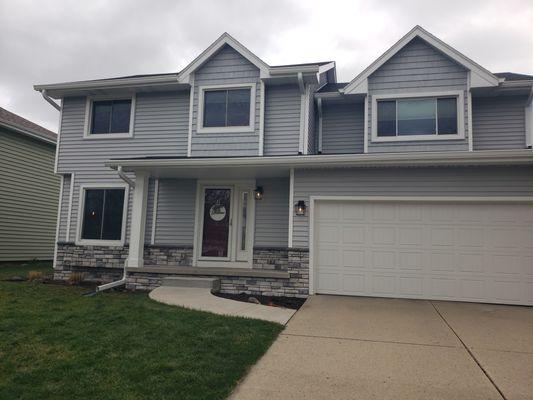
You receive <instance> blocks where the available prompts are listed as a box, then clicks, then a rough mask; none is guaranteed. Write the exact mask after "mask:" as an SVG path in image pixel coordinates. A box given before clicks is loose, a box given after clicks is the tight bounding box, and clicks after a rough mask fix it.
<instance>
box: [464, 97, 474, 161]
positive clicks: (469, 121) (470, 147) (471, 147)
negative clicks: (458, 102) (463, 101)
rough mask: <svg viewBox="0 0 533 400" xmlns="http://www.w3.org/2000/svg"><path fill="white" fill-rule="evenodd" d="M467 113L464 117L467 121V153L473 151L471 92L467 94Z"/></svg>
mask: <svg viewBox="0 0 533 400" xmlns="http://www.w3.org/2000/svg"><path fill="white" fill-rule="evenodd" d="M467 102H468V104H467V112H468V115H467V116H466V118H467V121H468V151H474V124H473V121H472V92H470V90H469V91H468V94H467Z"/></svg>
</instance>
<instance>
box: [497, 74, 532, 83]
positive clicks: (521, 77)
mask: <svg viewBox="0 0 533 400" xmlns="http://www.w3.org/2000/svg"><path fill="white" fill-rule="evenodd" d="M494 75H496V76H497V77H498V78H505V80H506V81H531V80H533V75H526V74H517V73H515V72H495V73H494Z"/></svg>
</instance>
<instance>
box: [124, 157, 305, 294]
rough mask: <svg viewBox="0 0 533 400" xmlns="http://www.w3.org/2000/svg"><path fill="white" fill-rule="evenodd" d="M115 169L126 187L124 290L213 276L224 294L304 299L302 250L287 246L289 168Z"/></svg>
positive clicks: (199, 167)
mask: <svg viewBox="0 0 533 400" xmlns="http://www.w3.org/2000/svg"><path fill="white" fill-rule="evenodd" d="M159 161H160V162H155V161H154V163H155V164H157V165H153V166H148V167H147V166H142V167H117V170H118V173H119V175H120V176H121V177H122V179H124V180H126V181H127V182H128V184H129V185H130V192H131V193H132V194H131V198H130V207H129V209H130V217H129V218H128V219H129V241H128V242H129V243H128V244H127V246H125V248H124V257H125V258H124V263H125V268H126V273H127V275H128V287H130V288H134V289H151V288H153V287H157V286H159V285H160V284H161V282H162V280H163V279H164V278H165V277H168V276H175V275H181V276H199V277H218V278H219V279H220V281H221V291H223V292H226V293H241V292H247V293H250V294H257V295H259V294H261V295H276V296H301V297H304V296H306V295H307V290H308V289H307V287H308V250H307V249H293V248H290V243H289V229H290V228H289V225H290V217H289V215H290V213H291V209H292V205H291V204H292V199H291V196H290V186H291V183H290V182H291V170H290V169H289V168H287V167H282V168H264V167H262V168H247V167H245V166H239V167H238V168H235V167H234V168H231V167H221V166H216V167H214V166H204V167H201V166H195V167H175V166H165V165H163V164H164V162H163V161H164V160H159Z"/></svg>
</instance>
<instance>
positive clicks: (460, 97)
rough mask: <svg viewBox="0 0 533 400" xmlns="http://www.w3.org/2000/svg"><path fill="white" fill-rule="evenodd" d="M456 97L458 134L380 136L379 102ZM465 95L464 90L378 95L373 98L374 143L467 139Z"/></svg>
mask: <svg viewBox="0 0 533 400" xmlns="http://www.w3.org/2000/svg"><path fill="white" fill-rule="evenodd" d="M450 96H453V97H456V98H457V133H456V134H451V135H437V134H428V135H402V136H383V137H379V136H378V123H377V119H378V115H377V114H378V112H377V111H378V101H379V100H400V99H424V98H436V97H450ZM464 108H465V103H464V93H463V91H462V90H456V91H446V92H430V93H424V92H418V93H398V94H378V95H373V96H372V142H412V141H431V140H459V139H464V138H465V118H464Z"/></svg>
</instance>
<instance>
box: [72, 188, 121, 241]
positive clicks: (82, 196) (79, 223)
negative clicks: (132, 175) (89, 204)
mask: <svg viewBox="0 0 533 400" xmlns="http://www.w3.org/2000/svg"><path fill="white" fill-rule="evenodd" d="M113 188H116V189H121V188H124V206H123V208H122V231H121V235H120V240H93V239H82V238H81V227H82V225H83V209H84V206H85V190H86V189H113ZM129 189H130V187H129V185H128V184H127V183H108V182H105V183H85V184H81V185H80V191H79V197H78V203H79V204H78V217H77V221H76V241H75V242H76V245H78V246H124V243H125V242H126V225H127V218H128V202H129Z"/></svg>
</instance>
